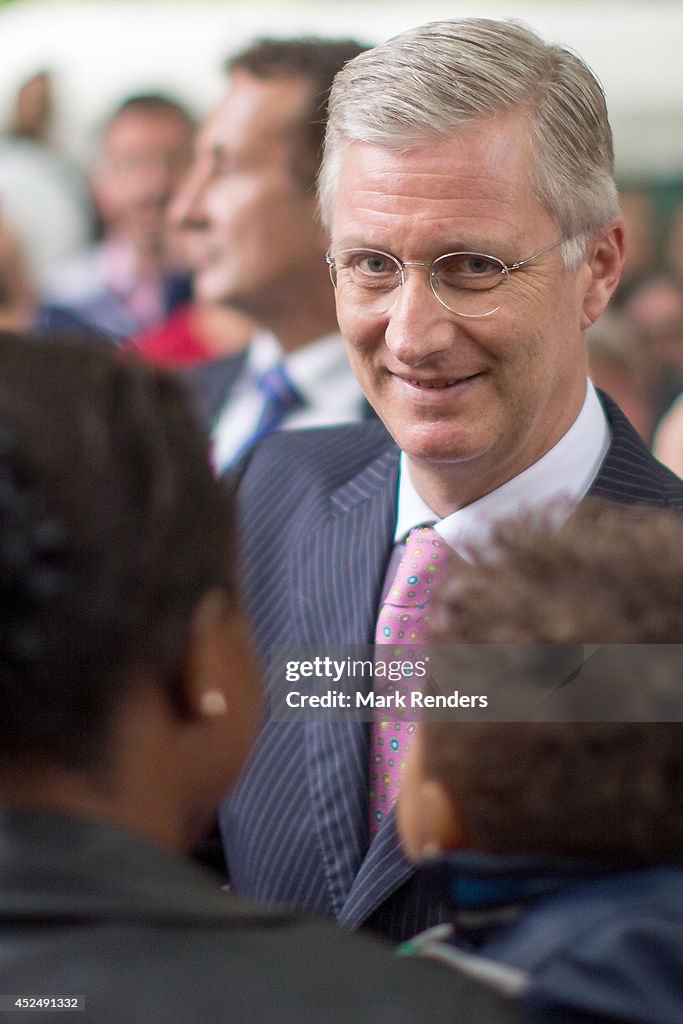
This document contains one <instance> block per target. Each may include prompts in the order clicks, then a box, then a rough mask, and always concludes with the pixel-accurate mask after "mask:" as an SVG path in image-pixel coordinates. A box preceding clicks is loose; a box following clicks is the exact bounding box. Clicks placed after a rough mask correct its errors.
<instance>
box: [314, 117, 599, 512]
mask: <svg viewBox="0 0 683 1024" xmlns="http://www.w3.org/2000/svg"><path fill="white" fill-rule="evenodd" d="M529 135H530V132H529V126H528V123H527V121H526V118H524V117H523V116H521V115H516V114H515V115H510V114H508V115H505V116H501V117H499V118H496V119H495V120H492V121H486V122H479V123H476V124H473V125H470V126H468V127H466V128H464V129H462V130H461V131H460V132H458V133H457V134H455V135H452V136H450V137H449V138H447V139H441V140H436V141H429V142H426V143H425V144H424V145H422V146H420V147H415V148H411V149H403V150H399V149H389V148H385V147H379V146H373V145H369V144H366V143H359V142H354V143H351V144H350V145H349V147H348V148H347V150H346V152H345V154H344V157H343V161H342V165H341V173H340V180H339V189H338V194H337V199H336V204H335V207H334V214H333V224H332V252H333V253H334V252H338V251H340V250H343V249H348V248H356V247H366V248H371V249H377V250H382V251H384V252H388V253H391V254H393V255H394V256H396V257H398V258H399V259H400V260H402V261H404V262H406V261H418V260H419V261H425V262H427V263H429V262H431V261H432V260H433V259H435V258H436V257H438V256H440V255H442V254H444V253H448V252H456V251H469V252H479V253H486V254H489V255H492V256H496V257H498V258H499V259H501V260H502V261H503V262H504V263H506V264H508V265H509V264H512V263H514V262H516V261H520V260H524V259H527V258H528V257H529V256H531V255H532V254H534V253H536V252H539V250H541V249H543V248H544V247H545V246H549V245H551V244H552V243H553V242H556V241H557V240H558V239H559V238H560V229H559V228H558V225H557V224H556V223H555V221H554V219H553V217H552V216H551V214H550V213H549V212H548V210H547V209H546V208H545V207H544V206H543V205H542V204H541V203H540V202H539V201H538V199H537V198H536V196H535V194H534V192H533V188H532V185H531V180H530V179H531V174H530V170H531V163H530V161H531V153H530V148H529V142H528V138H529ZM603 248H604V246H603ZM612 248H614V246H613V247H612ZM594 250H595V252H596V253H597V252H598V251H602V250H600V247H599V246H597V245H592V246H591V247H590V249H589V253H588V255H587V260H586V262H585V263H583V264H582V265H581V266H580V267H579V269H578V270H577V271H574V272H571V273H568V272H567V271H565V269H564V265H563V262H562V257H561V253H560V249H559V248H555V249H552V250H551V251H549V252H548V253H546V254H545V255H542V256H540V257H539V258H538V259H537V260H534V261H533V262H531V263H530V264H529V265H528V266H526V267H523V268H521V269H520V270H518V271H515V272H513V273H512V274H510V278H509V281H508V282H507V283H504V284H503V285H502V286H501V287H500V290H499V291H497V292H496V293H495V294H496V299H497V300H498V298H500V308H499V309H498V311H497V312H496V313H495V314H494V315H492V316H489V317H484V318H479V319H467V318H464V317H460V316H458V315H456V314H454V313H451V312H450V311H449V310H447V309H445V308H444V307H443V306H442V305H441V304H440V303H439V302H438V301H437V300H436V298H435V296H434V294H433V293H432V291H431V289H430V286H429V282H428V279H427V271H426V269H425V268H424V267H408V268H407V270H406V272H405V283H404V284H403V286H402V287H401V288H396V289H395V291H394V293H393V294H392V301H391V302H390V303H389V306H388V308H387V309H386V311H383V312H377V311H376V310H375V309H373V310H372V311H368V310H367V309H364V308H363V307H362V305H359V304H358V303H357V302H354V301H352V297H350V296H349V294H348V292H346V291H345V289H344V288H343V287H339V288H338V289H337V315H338V317H339V323H340V326H341V330H342V334H343V335H344V338H345V340H346V343H347V348H348V353H349V358H350V361H351V364H352V366H353V368H354V371H355V373H356V376H357V377H358V380H359V382H360V384H361V387H362V388H363V390H364V391H365V394H366V395H367V397H368V399H369V401H370V402H371V403H372V405H373V406H374V408H375V409H376V411H377V413H378V414H379V416H380V417H381V419H382V420H383V421H384V423H385V424H386V426H387V428H388V429H389V431H390V433H391V434H392V435H393V437H394V438H395V440H396V442H397V444H398V445H399V447H400V448H401V449H402V450H403V451H405V452H406V453H407V454H408V457H409V462H410V471H411V476H412V478H413V482H414V483H415V485H416V486H417V487H418V490H419V491H420V493H421V494H422V496H423V497H424V498H425V500H427V501H428V502H429V503H430V504H432V503H433V504H432V507H433V508H434V510H435V511H436V512H438V513H440V514H442V515H445V514H447V513H448V512H449V511H453V510H454V508H457V507H459V506H460V505H463V504H468V503H469V502H470V501H472V500H474V499H476V498H477V497H480V496H481V495H482V494H485V493H487V491H489V490H491V489H493V488H494V487H496V486H499V485H500V484H501V483H503V482H504V481H505V480H508V479H510V478H511V477H512V476H514V475H516V474H518V473H519V472H521V471H522V470H523V469H524V468H526V467H527V466H529V465H530V464H531V463H533V462H534V461H536V460H537V459H538V458H539V457H540V456H541V455H543V454H544V453H545V452H546V451H548V450H549V448H551V447H552V446H553V445H554V444H555V443H556V442H557V441H558V440H559V438H560V437H561V436H562V434H564V433H565V432H566V430H567V429H568V428H569V426H570V425H571V424H572V422H573V420H574V419H575V418H576V415H577V414H578V412H579V410H580V408H581V404H582V402H583V399H584V396H585V390H586V360H585V345H584V338H583V331H584V329H585V328H586V327H587V326H588V324H589V323H590V322H591V320H592V319H595V318H596V317H597V315H599V312H600V311H601V309H602V306H604V303H605V302H606V301H607V297H608V294H607V295H606V296H605V297H604V302H603V301H602V299H601V298H599V297H598V296H596V295H594V294H593V291H594V283H593V279H594V276H595V275H594V272H593V270H594V269H595V270H596V272H597V273H598V276H599V274H600V273H602V272H603V270H602V269H601V268H603V264H604V263H605V258H604V254H603V258H602V260H599V259H597V256H596V259H597V263H596V267H595V268H593V269H591V253H593V251H594ZM601 294H602V292H601ZM448 481H452V484H453V487H452V488H450V490H451V491H452V494H451V496H450V497H446V498H445V499H444V495H445V494H446V492H448V491H449V486H448ZM444 484H446V486H444ZM444 500H446V504H447V505H448V507H445V506H444ZM439 504H441V507H439Z"/></svg>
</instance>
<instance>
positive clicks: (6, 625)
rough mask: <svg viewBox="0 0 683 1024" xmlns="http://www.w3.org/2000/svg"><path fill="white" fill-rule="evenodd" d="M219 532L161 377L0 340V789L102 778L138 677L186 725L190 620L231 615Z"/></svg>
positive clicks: (192, 438)
mask: <svg viewBox="0 0 683 1024" xmlns="http://www.w3.org/2000/svg"><path fill="white" fill-rule="evenodd" d="M229 520H230V509H229V505H228V503H227V500H226V496H225V495H224V493H223V490H222V489H221V487H220V486H219V484H218V483H217V482H216V481H215V480H214V479H213V476H212V473H211V470H210V468H209V463H208V458H207V445H206V442H205V440H204V438H203V435H202V434H201V432H200V431H199V429H198V428H197V426H196V425H195V423H194V421H193V419H192V416H191V414H190V412H189V411H188V408H187V406H186V402H185V398H184V395H183V394H182V392H181V390H180V388H179V386H178V385H177V384H176V383H175V382H174V381H172V380H171V379H170V378H167V377H166V376H164V375H162V374H160V373H158V372H155V371H152V370H150V369H148V368H146V367H144V366H142V365H137V364H135V363H133V362H124V361H123V360H122V359H121V358H116V357H115V356H114V355H112V354H110V352H109V351H108V350H107V351H105V350H103V348H102V347H101V346H97V345H92V346H90V345H88V344H86V343H82V344H81V343H77V342H68V341H66V340H64V341H61V340H60V341H59V343H57V342H56V341H52V340H46V339H31V338H29V339H23V338H19V337H15V336H13V335H9V334H3V335H2V339H1V340H0V693H1V698H2V709H3V710H2V716H1V720H0V766H1V768H2V772H3V776H4V777H6V775H7V772H8V770H10V769H17V768H18V769H21V768H22V766H23V767H26V768H27V769H30V770H33V769H34V768H35V766H36V765H47V766H56V767H58V768H60V769H66V770H69V771H75V772H80V773H83V774H84V775H86V776H88V775H93V776H97V775H99V774H101V773H102V772H103V771H105V770H106V767H107V757H108V753H109V752H110V746H109V741H110V740H111V738H112V731H113V730H114V729H115V724H116V721H117V715H118V714H119V711H120V709H121V707H122V705H123V704H124V702H125V701H126V699H127V698H128V697H129V696H130V694H131V693H132V692H133V691H134V690H135V688H136V686H137V685H138V683H139V680H140V679H142V678H143V677H144V678H145V679H146V680H148V681H149V680H152V681H153V685H154V688H155V690H158V692H159V693H160V694H161V695H162V698H161V699H162V703H163V704H164V706H166V705H167V706H168V708H169V715H171V716H173V715H175V716H177V717H178V719H179V720H182V718H183V716H189V715H190V712H189V711H188V708H187V696H186V692H185V690H184V676H185V674H186V672H187V665H186V659H187V656H188V645H189V644H190V641H191V639H192V636H191V634H192V631H193V630H196V629H198V628H199V627H198V626H197V623H196V621H195V620H196V616H197V611H198V608H200V607H201V606H202V605H203V603H206V602H207V601H213V602H214V603H216V602H218V603H220V602H222V603H223V605H224V606H225V609H226V614H236V612H235V594H234V578H233V568H232V565H231V563H230V531H229V525H230V523H229ZM236 656H238V655H237V654H236ZM218 700H219V701H220V695H219V696H218ZM212 701H214V703H215V701H216V694H214V695H213V698H211V699H210V700H209V702H208V703H209V704H211V702H212ZM207 707H208V705H207ZM212 710H213V711H216V712H217V711H218V710H221V709H220V708H218V709H217V708H216V707H215V706H214V707H213V708H208V713H210V712H211V711H212ZM227 782H228V779H226V780H225V783H226V785H227Z"/></svg>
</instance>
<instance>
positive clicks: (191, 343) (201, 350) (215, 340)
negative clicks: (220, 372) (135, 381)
mask: <svg viewBox="0 0 683 1024" xmlns="http://www.w3.org/2000/svg"><path fill="white" fill-rule="evenodd" d="M257 330H258V328H257V326H256V324H255V323H254V322H253V320H250V319H249V317H247V316H244V314H243V313H240V312H239V310H237V309H234V308H233V307H231V306H221V305H219V304H218V303H214V302H199V301H197V300H194V299H193V300H191V301H190V302H188V303H186V304H185V305H182V306H179V307H178V308H177V309H176V310H175V311H174V312H173V313H171V315H170V316H169V317H168V319H167V320H164V322H163V323H161V324H159V325H158V326H157V327H150V328H149V329H148V330H146V331H143V332H142V334H137V335H136V336H135V337H134V338H131V339H130V340H129V341H127V342H125V343H124V345H123V348H124V349H125V350H126V351H130V352H133V353H135V354H136V355H138V356H140V358H141V359H145V360H146V361H147V362H150V363H154V364H156V365H157V366H165V367H167V368H168V369H180V368H181V367H188V366H196V365H197V364H199V363H206V362H209V361H211V360H214V359H219V358H221V357H222V356H226V355H233V354H235V353H237V352H241V351H242V350H243V349H244V348H245V347H246V346H247V344H248V343H249V341H250V340H251V338H252V337H253V336H254V334H255V333H256V331H257Z"/></svg>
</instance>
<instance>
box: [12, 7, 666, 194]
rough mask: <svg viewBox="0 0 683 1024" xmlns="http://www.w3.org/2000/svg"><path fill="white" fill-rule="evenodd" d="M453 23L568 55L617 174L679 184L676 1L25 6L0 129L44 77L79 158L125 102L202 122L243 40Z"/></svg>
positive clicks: (17, 18) (16, 26)
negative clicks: (469, 19)
mask: <svg viewBox="0 0 683 1024" xmlns="http://www.w3.org/2000/svg"><path fill="white" fill-rule="evenodd" d="M461 15H485V16H493V17H515V18H520V19H522V20H524V21H526V22H527V23H529V24H530V25H532V26H533V27H535V28H536V29H538V30H539V31H540V32H541V33H542V34H543V35H544V36H545V37H546V38H548V39H552V40H553V41H557V42H561V43H564V44H566V45H569V46H571V47H572V48H573V49H575V50H577V51H578V52H579V53H580V54H581V55H582V56H583V57H584V58H585V59H586V60H587V61H588V62H589V64H591V66H592V67H593V68H594V70H595V71H596V72H597V74H598V76H599V77H600V79H601V80H602V82H603V85H604V87H605V90H606V93H607V99H608V104H609V108H610V113H611V119H612V124H613V127H614V131H615V138H616V149H617V161H618V170H619V171H620V172H621V174H622V175H640V174H644V175H654V176H663V177H667V176H668V177H672V176H681V177H683V3H681V2H680V0H612V2H610V0H596V2H594V3H590V2H562V0H555V2H545V3H541V2H531V0H520V2H518V3H513V2H511V0H499V2H491V3H488V2H481V3H477V2H473V0H461V2H453V0H451V2H448V3H444V2H440V0H421V2H418V0H409V2H406V0H392V2H386V0H363V2H362V3H359V2H356V0H348V2H338V0H331V2H330V0H327V2H325V0H322V2H314V0H298V2H296V0H292V2H280V3H277V2H272V0H271V2H268V0H251V2H250V0H223V2H205V0H186V2H184V3H182V2H174V0H148V2H145V0H139V2H134V0H108V2H107V0H80V2H79V0H24V2H23V3H20V4H17V5H10V6H9V7H6V8H2V9H0V42H1V50H0V52H1V54H2V59H1V60H0V120H2V119H3V117H4V114H5V112H6V109H7V106H8V104H9V101H10V98H11V96H12V94H13V92H14V91H15V90H16V88H17V86H18V85H19V83H20V82H21V81H22V80H23V79H24V78H26V77H27V76H28V75H29V74H31V73H32V72H33V71H35V70H37V69H38V68H41V67H48V68H50V69H52V70H54V72H55V73H56V76H57V84H58V99H59V107H60V111H61V122H60V125H59V128H60V130H61V136H62V138H63V140H64V141H65V142H66V143H67V145H68V146H69V147H70V148H71V149H72V150H73V151H74V152H76V153H77V154H79V155H82V156H84V155H86V153H87V150H88V145H89V142H90V140H91V138H92V132H93V129H94V128H95V127H96V125H97V124H98V122H99V120H100V119H101V118H102V116H103V115H104V114H105V113H106V112H107V111H108V109H109V107H110V106H113V105H114V104H115V103H116V102H117V101H118V100H119V99H120V98H122V97H123V96H124V95H125V94H126V93H128V92H131V91H137V90H140V89H156V88H164V89H166V90H170V91H173V92H175V93H176V94H178V95H180V97H181V98H183V99H185V100H186V101H188V102H189V103H190V104H191V105H192V106H193V107H194V108H195V110H196V111H197V112H198V113H200V114H201V113H203V112H204V111H205V110H206V108H207V107H208V106H209V105H210V104H211V103H212V102H213V101H214V99H215V98H216V97H217V96H218V95H219V93H220V89H221V83H222V75H221V63H222V59H223V58H224V57H225V55H226V54H228V53H229V52H230V51H232V50H235V49H238V48H240V47H241V46H243V45H244V44H245V43H247V42H248V41H249V40H250V39H251V38H252V36H254V35H257V34H273V35H290V34H299V33H307V32H308V33H319V34H324V35H325V34H344V35H349V34H351V35H356V36H358V37H362V38H363V39H366V40H368V41H369V42H378V41H380V40H382V39H384V38H386V37H387V36H390V35H393V34H395V33H396V32H398V31H400V30H401V29H403V28H407V27H409V26H411V25H415V24H419V23H420V22H424V21H430V20H433V19H437V18H442V17H454V16H461Z"/></svg>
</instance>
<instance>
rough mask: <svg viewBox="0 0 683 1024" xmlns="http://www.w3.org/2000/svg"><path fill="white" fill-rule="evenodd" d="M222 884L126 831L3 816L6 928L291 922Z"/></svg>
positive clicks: (57, 817) (1, 907) (38, 816)
mask: <svg viewBox="0 0 683 1024" xmlns="http://www.w3.org/2000/svg"><path fill="white" fill-rule="evenodd" d="M218 885H219V883H218V881H217V880H216V879H214V878H213V877H212V876H211V875H210V874H208V873H206V872H204V871H203V870H201V869H199V868H197V867H196V866H195V865H192V864H190V863H188V862H185V861H184V860H183V859H182V858H180V857H177V856H175V855H173V854H171V853H169V852H167V851H166V850H164V849H163V848H162V847H160V846H157V845H155V844H154V843H152V842H150V841H148V840H146V839H144V838H142V837H140V836H137V835H134V834H132V833H130V832H127V831H125V830H123V829H118V828H115V827H113V826H110V825H106V824H101V823H99V822H94V821H86V820H85V819H77V818H71V817H67V816H66V815H61V814H56V813H47V812H42V811H41V812H36V811H27V812H24V811H22V812H14V811H4V812H0V921H8V920H15V921H16V920H34V921H35V920H39V921H51V920H61V921H63V920H72V921H87V920H97V919H112V920H117V921H142V922H144V923H149V922H150V921H155V922H168V923H170V922H174V923H187V924H193V925H204V926H207V927H212V926H219V927H220V926H223V927H225V926H229V925H233V926H238V925H240V924H249V925H254V924H263V925H266V924H269V923H272V924H278V923H281V922H282V921H286V920H289V919H288V918H286V917H284V915H282V914H279V913H277V912H271V911H264V910H261V909H257V908H254V907H252V906H250V905H248V904H246V903H243V902H242V901H240V900H238V899H236V898H235V897H233V896H231V895H229V894H227V893H223V892H221V891H220V890H219V888H218Z"/></svg>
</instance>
